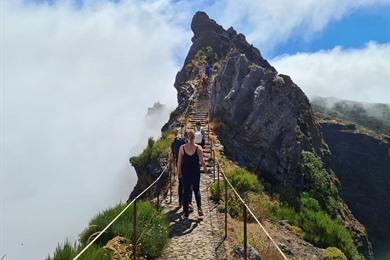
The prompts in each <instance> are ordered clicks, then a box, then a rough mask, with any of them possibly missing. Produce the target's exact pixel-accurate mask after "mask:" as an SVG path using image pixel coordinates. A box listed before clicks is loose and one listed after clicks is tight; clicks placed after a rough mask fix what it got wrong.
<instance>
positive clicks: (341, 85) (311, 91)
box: [271, 42, 390, 103]
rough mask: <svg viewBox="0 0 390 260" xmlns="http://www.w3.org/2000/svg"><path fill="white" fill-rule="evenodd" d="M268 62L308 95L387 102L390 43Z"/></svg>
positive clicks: (291, 56) (389, 83)
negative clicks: (289, 77)
mask: <svg viewBox="0 0 390 260" xmlns="http://www.w3.org/2000/svg"><path fill="white" fill-rule="evenodd" d="M271 64H272V65H274V66H275V67H276V68H277V70H278V71H279V72H280V73H282V74H287V75H290V76H291V78H292V79H293V80H294V82H295V83H297V84H298V85H299V86H300V87H301V88H302V89H303V91H304V92H305V93H306V94H307V95H308V96H323V97H337V98H339V99H347V100H356V101H363V102H381V103H390V44H377V43H375V42H370V43H368V44H367V46H366V47H365V48H363V49H343V48H341V47H335V48H334V49H331V50H324V51H319V52H315V53H298V54H295V55H286V56H281V57H277V58H275V59H273V60H271Z"/></svg>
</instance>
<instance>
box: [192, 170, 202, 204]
mask: <svg viewBox="0 0 390 260" xmlns="http://www.w3.org/2000/svg"><path fill="white" fill-rule="evenodd" d="M199 186H200V174H198V175H197V176H194V179H193V182H192V188H193V191H194V195H195V200H196V206H197V207H198V210H199V209H202V197H201V194H200V189H199Z"/></svg>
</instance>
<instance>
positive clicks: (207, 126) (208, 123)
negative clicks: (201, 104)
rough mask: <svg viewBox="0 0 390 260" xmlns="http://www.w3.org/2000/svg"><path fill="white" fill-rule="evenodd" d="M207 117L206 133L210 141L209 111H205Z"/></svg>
mask: <svg viewBox="0 0 390 260" xmlns="http://www.w3.org/2000/svg"><path fill="white" fill-rule="evenodd" d="M207 117H208V119H207V128H208V133H207V135H208V137H207V138H208V139H209V143H210V113H207Z"/></svg>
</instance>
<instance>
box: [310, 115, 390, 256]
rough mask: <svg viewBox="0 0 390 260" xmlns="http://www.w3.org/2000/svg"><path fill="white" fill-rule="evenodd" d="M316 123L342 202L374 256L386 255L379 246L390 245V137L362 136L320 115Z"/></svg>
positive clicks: (355, 129)
mask: <svg viewBox="0 0 390 260" xmlns="http://www.w3.org/2000/svg"><path fill="white" fill-rule="evenodd" d="M317 121H318V122H319V123H320V125H321V128H322V132H323V134H324V137H325V140H326V142H327V144H328V145H329V148H330V150H331V152H332V153H331V154H330V156H329V157H327V158H326V161H327V162H328V164H329V165H330V167H331V168H333V169H334V171H335V173H336V175H337V177H338V179H339V181H340V183H341V187H342V188H341V196H342V198H343V199H344V201H345V202H346V203H347V204H348V206H349V207H350V209H351V210H352V212H353V214H354V215H355V216H356V217H357V218H358V219H359V221H360V222H362V223H363V224H364V225H365V227H366V228H367V231H368V234H369V236H370V239H371V240H372V241H373V245H374V252H375V255H378V256H380V255H382V254H384V253H385V251H386V250H387V254H389V253H390V252H389V251H390V249H389V248H388V246H387V248H386V247H385V246H384V243H382V242H386V243H389V242H390V236H389V234H390V200H389V198H390V137H387V136H382V137H378V136H377V137H376V136H372V135H369V134H367V133H362V132H361V131H359V130H358V129H357V128H356V125H354V124H351V123H347V122H345V121H342V120H339V119H335V118H332V117H328V116H324V115H321V114H317ZM388 256H389V255H388ZM382 259H385V258H382Z"/></svg>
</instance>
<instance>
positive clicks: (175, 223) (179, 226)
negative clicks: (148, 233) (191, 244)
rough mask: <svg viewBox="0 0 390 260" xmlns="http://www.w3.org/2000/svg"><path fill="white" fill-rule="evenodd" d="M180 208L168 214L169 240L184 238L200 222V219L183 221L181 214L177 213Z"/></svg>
mask: <svg viewBox="0 0 390 260" xmlns="http://www.w3.org/2000/svg"><path fill="white" fill-rule="evenodd" d="M179 210H180V208H175V209H174V210H171V211H169V212H168V218H169V220H170V224H169V235H168V236H169V238H173V237H179V236H185V235H187V234H189V233H191V232H192V231H193V230H194V229H195V228H196V227H197V226H198V225H199V223H200V222H202V220H203V219H202V218H198V219H196V220H195V219H187V220H183V218H182V215H183V212H178V211H179Z"/></svg>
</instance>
